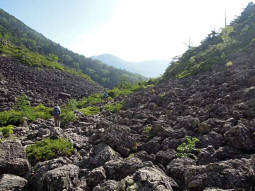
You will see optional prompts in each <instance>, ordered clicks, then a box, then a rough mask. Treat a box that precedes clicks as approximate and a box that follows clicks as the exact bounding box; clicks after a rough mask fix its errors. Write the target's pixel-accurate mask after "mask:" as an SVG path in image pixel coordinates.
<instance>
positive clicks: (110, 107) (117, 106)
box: [104, 102, 123, 112]
mask: <svg viewBox="0 0 255 191" xmlns="http://www.w3.org/2000/svg"><path fill="white" fill-rule="evenodd" d="M122 108H123V103H121V102H117V103H110V104H106V105H105V106H104V109H105V110H108V111H110V112H117V111H119V110H121V109H122Z"/></svg>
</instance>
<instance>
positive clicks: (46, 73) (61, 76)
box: [0, 56, 102, 111]
mask: <svg viewBox="0 0 255 191" xmlns="http://www.w3.org/2000/svg"><path fill="white" fill-rule="evenodd" d="M101 91H102V87H101V86H99V85H98V84H96V83H93V82H92V81H89V80H87V79H85V78H82V77H78V76H75V75H72V74H70V73H67V72H64V71H61V70H55V69H51V68H46V67H31V66H28V65H24V64H23V63H21V62H20V61H19V60H17V59H15V58H11V57H6V56H0V111H3V110H8V109H10V108H11V107H12V106H13V105H14V103H15V100H16V98H17V97H19V96H20V95H21V93H22V92H24V93H25V94H26V95H27V96H28V97H29V99H30V101H31V104H32V105H38V104H39V103H43V104H45V105H47V106H52V105H53V104H55V103H59V104H62V103H65V102H66V101H67V100H69V99H70V98H76V99H80V98H82V97H84V96H89V95H91V94H94V93H98V92H101Z"/></svg>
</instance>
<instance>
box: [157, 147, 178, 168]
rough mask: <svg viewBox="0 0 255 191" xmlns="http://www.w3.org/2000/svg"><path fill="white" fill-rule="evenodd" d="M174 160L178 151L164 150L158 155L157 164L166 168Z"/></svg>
mask: <svg viewBox="0 0 255 191" xmlns="http://www.w3.org/2000/svg"><path fill="white" fill-rule="evenodd" d="M174 158H176V151H175V150H173V149H167V150H165V151H163V150H162V151H159V152H157V154H156V162H157V163H160V164H162V165H164V166H166V165H167V164H169V163H170V162H171V161H172V160H173V159H174Z"/></svg>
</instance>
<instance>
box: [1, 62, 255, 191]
mask: <svg viewBox="0 0 255 191" xmlns="http://www.w3.org/2000/svg"><path fill="white" fill-rule="evenodd" d="M254 76H255V66H254V64H252V63H247V64H246V65H234V66H232V67H225V66H222V67H219V68H218V69H217V70H214V71H210V72H206V73H203V74H199V75H196V76H193V77H189V78H185V79H169V80H166V81H164V82H161V83H160V84H159V85H156V86H155V87H150V88H147V89H141V90H138V91H136V92H134V93H133V94H130V95H128V96H122V97H118V98H116V99H115V100H114V101H123V102H124V108H123V109H121V110H120V111H118V112H116V113H111V112H109V111H106V110H104V109H103V106H102V105H100V104H99V105H98V106H99V107H101V113H100V114H98V115H94V116H85V115H83V114H82V113H80V112H78V111H77V112H76V115H77V117H78V120H77V121H75V122H73V123H70V124H69V125H66V126H65V127H62V129H59V130H58V133H57V136H59V137H65V138H67V139H68V140H69V141H70V142H71V143H73V147H74V148H75V152H74V154H73V155H71V156H69V157H57V158H55V159H52V160H47V161H44V162H38V163H35V164H31V161H29V160H28V159H27V156H26V153H25V151H24V148H25V147H26V146H27V145H30V144H33V143H35V142H36V141H38V140H42V139H43V138H45V137H49V136H50V129H51V128H52V127H53V126H54V124H53V121H52V120H41V119H38V120H36V121H34V122H33V123H31V124H29V127H16V128H15V129H14V134H15V136H16V137H17V138H16V139H15V140H6V141H4V142H2V143H0V161H1V162H0V173H1V174H2V175H1V177H0V183H1V184H0V190H15V189H16V190H37V191H52V190H54V191H60V190H66V191H67V190H68V191H69V190H70V191H71V190H72V191H79V190H80V191H82V190H86V191H172V190H173V191H181V190H186V191H223V190H228V191H243V190H245V191H252V190H255V78H254ZM186 136H190V137H196V138H198V139H199V142H198V143H197V145H196V148H198V149H200V152H198V153H196V157H195V158H188V157H182V158H180V157H177V154H178V151H177V147H178V146H179V145H180V144H182V143H184V142H185V140H186V139H185V137H186ZM7 182H8V184H7Z"/></svg>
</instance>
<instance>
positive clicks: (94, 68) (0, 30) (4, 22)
mask: <svg viewBox="0 0 255 191" xmlns="http://www.w3.org/2000/svg"><path fill="white" fill-rule="evenodd" d="M38 22H40V21H38ZM0 39H4V40H5V41H8V42H11V43H12V44H15V45H16V46H17V47H18V48H19V51H18V52H17V51H15V52H14V51H13V50H8V51H7V50H6V48H5V47H1V46H0V52H5V53H12V54H15V56H19V57H20V55H19V54H20V52H21V51H22V52H27V50H29V51H30V54H31V53H36V54H37V55H36V57H37V58H38V59H50V60H51V61H54V62H57V63H60V64H62V65H64V66H67V67H70V68H73V69H75V70H78V71H81V72H83V73H84V74H86V75H88V76H90V78H91V79H92V80H94V81H95V82H97V83H99V84H100V85H101V86H104V87H107V88H113V87H114V86H116V85H117V84H119V83H120V82H121V80H122V79H123V78H125V79H126V81H128V82H130V83H136V82H138V81H141V80H145V79H146V78H144V77H143V76H141V75H138V74H133V73H130V72H127V71H125V70H120V69H117V68H114V67H111V66H108V65H105V64H103V63H102V62H100V61H98V60H97V61H95V60H92V59H90V58H86V57H85V56H83V55H79V54H77V53H74V52H72V51H71V50H68V49H66V48H64V47H63V46H61V45H60V44H57V43H55V42H53V41H51V40H49V39H47V38H46V37H45V36H43V35H42V34H40V33H38V32H37V31H35V30H33V29H31V28H30V27H28V26H27V25H25V24H24V23H23V22H21V21H20V20H18V19H17V18H15V17H14V16H12V15H10V14H8V13H7V12H5V11H4V10H2V9H0ZM30 54H29V55H28V56H30Z"/></svg>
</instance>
